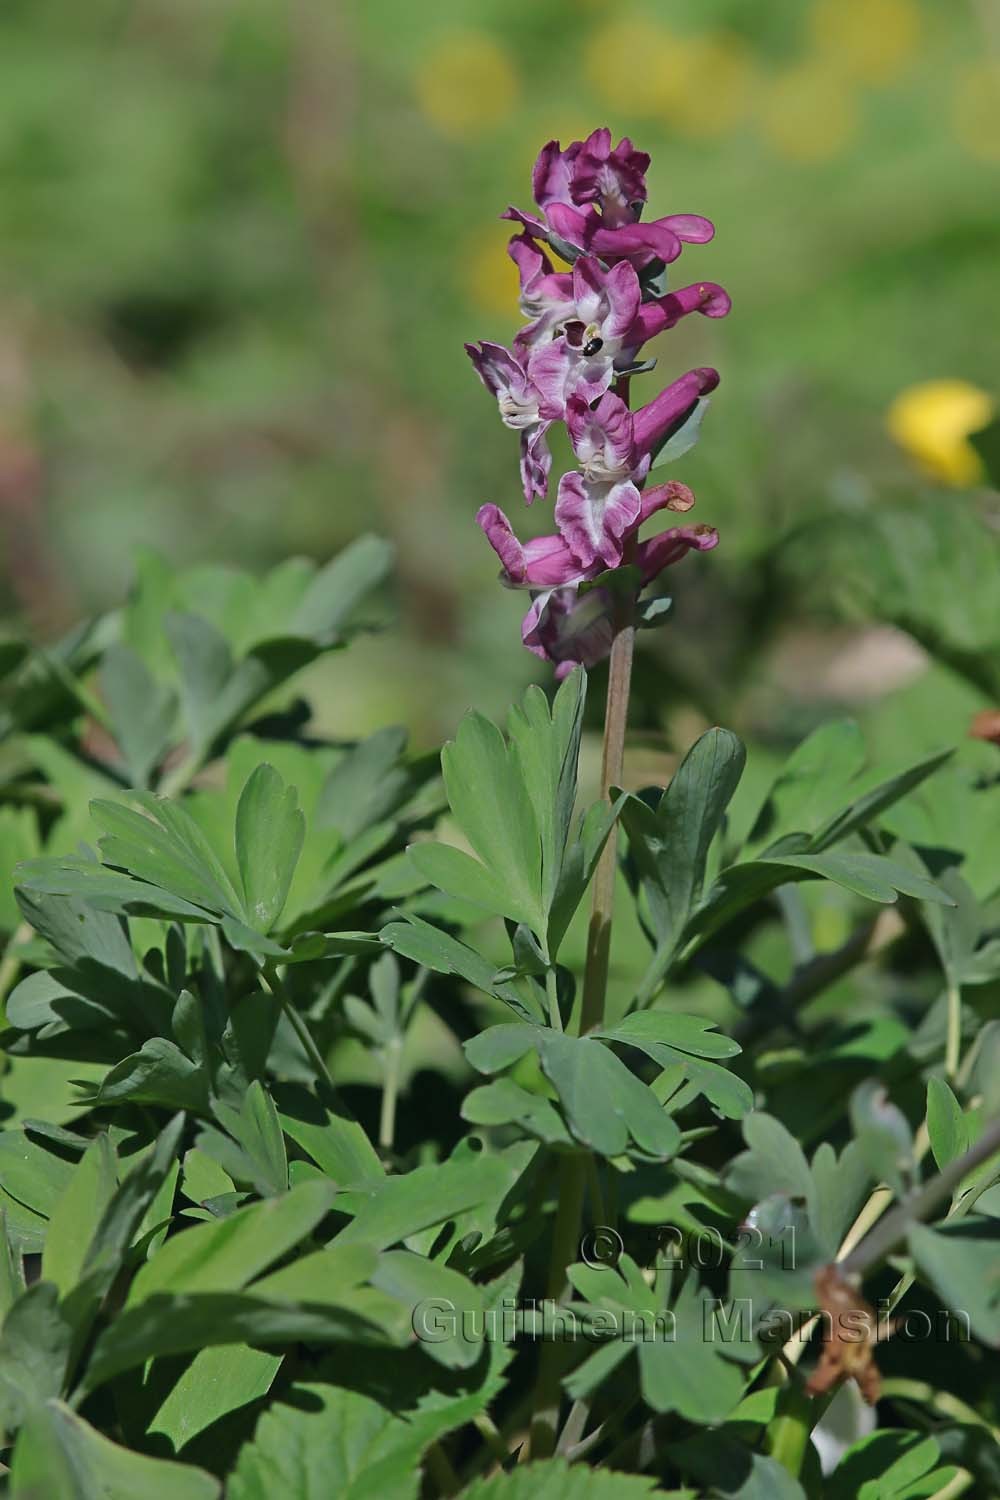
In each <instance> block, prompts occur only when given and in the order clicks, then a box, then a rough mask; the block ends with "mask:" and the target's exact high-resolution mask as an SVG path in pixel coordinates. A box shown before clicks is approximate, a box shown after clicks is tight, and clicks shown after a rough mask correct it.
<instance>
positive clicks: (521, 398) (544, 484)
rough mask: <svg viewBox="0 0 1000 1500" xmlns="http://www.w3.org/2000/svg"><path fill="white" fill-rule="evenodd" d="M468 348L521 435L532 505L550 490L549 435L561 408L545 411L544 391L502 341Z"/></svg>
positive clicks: (503, 416) (504, 414) (508, 422)
mask: <svg viewBox="0 0 1000 1500" xmlns="http://www.w3.org/2000/svg"><path fill="white" fill-rule="evenodd" d="M465 350H466V353H467V354H468V356H469V358H470V359H471V360H472V363H473V364H474V365H475V367H476V373H477V374H478V376H479V378H480V380H481V381H482V382H483V385H484V386H485V387H486V389H487V390H488V391H489V392H490V394H491V395H492V396H495V397H496V400H497V406H498V407H499V410H500V420H501V421H502V422H503V424H504V426H505V427H512V428H513V429H514V430H515V432H519V433H520V434H521V483H522V485H523V486H524V498H525V499H526V500H527V502H528V504H529V505H530V504H531V502H532V500H534V499H535V498H536V497H538V496H544V495H546V494H547V493H548V485H549V470H550V469H551V467H552V454H551V453H550V452H549V445H548V443H547V441H546V438H545V434H546V432H547V431H548V429H549V427H550V426H551V424H552V419H553V417H554V416H556V415H558V411H556V412H552V413H551V415H548V414H546V413H545V412H544V411H543V407H544V405H545V402H544V398H543V396H542V393H541V392H540V391H539V389H538V387H537V386H536V385H535V384H534V383H533V382H532V380H531V378H530V376H529V375H528V373H527V371H526V370H525V369H524V367H523V366H522V365H521V364H520V363H519V362H518V360H517V359H516V358H515V357H514V355H513V354H511V352H510V350H509V349H505V348H504V347H503V345H502V344H490V343H485V342H484V343H482V344H479V345H476V344H466V346H465Z"/></svg>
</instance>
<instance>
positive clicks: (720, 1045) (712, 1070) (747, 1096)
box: [594, 1010, 753, 1120]
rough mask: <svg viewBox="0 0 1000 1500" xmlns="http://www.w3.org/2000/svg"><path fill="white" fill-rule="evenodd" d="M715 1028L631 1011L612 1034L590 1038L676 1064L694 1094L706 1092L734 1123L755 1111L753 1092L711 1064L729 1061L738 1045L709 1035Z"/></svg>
mask: <svg viewBox="0 0 1000 1500" xmlns="http://www.w3.org/2000/svg"><path fill="white" fill-rule="evenodd" d="M713 1024H714V1023H713V1022H710V1021H706V1020H703V1019H702V1018H701V1017H700V1016H683V1015H674V1014H672V1013H671V1012H668V1011H665V1010H644V1011H634V1012H633V1013H632V1014H631V1015H629V1016H625V1017H624V1018H623V1019H622V1020H621V1021H619V1022H618V1023H617V1024H616V1025H615V1026H614V1027H612V1028H611V1030H606V1031H600V1032H596V1033H594V1035H597V1036H603V1037H604V1038H605V1039H606V1040H607V1041H612V1042H625V1043H627V1044H628V1045H629V1046H630V1047H637V1048H638V1049H639V1050H640V1051H641V1052H644V1053H645V1054H646V1055H647V1057H651V1058H652V1059H653V1061H654V1062H656V1063H658V1064H659V1065H660V1067H661V1068H670V1067H674V1066H678V1065H679V1066H680V1067H681V1068H682V1069H683V1075H684V1077H685V1078H686V1079H687V1080H688V1082H689V1084H690V1086H691V1088H692V1089H693V1090H695V1091H696V1092H698V1093H701V1094H704V1096H705V1098H706V1099H708V1100H709V1101H710V1102H711V1103H712V1104H714V1105H715V1107H716V1108H717V1109H719V1110H721V1111H722V1113H723V1114H724V1115H728V1116H729V1117H730V1118H731V1119H737V1120H738V1119H740V1118H742V1116H743V1115H745V1114H746V1112H747V1111H748V1110H750V1109H752V1108H753V1090H752V1089H751V1088H750V1086H749V1084H747V1083H746V1082H745V1081H744V1080H743V1079H742V1078H739V1077H737V1075H736V1074H735V1073H731V1072H730V1071H729V1070H728V1069H727V1068H723V1067H720V1066H719V1065H718V1063H717V1062H715V1061H713V1060H712V1059H715V1058H724V1057H733V1056H735V1055H736V1054H737V1053H738V1052H739V1051H740V1047H739V1045H738V1043H736V1042H734V1041H732V1040H730V1038H729V1037H723V1036H717V1035H715V1034H714V1033H713V1032H712V1031H710V1030H709V1028H710V1027H711V1026H712V1025H713Z"/></svg>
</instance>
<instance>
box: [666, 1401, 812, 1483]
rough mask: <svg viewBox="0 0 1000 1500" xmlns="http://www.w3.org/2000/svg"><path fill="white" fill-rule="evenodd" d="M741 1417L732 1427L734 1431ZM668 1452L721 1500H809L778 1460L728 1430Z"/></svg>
mask: <svg viewBox="0 0 1000 1500" xmlns="http://www.w3.org/2000/svg"><path fill="white" fill-rule="evenodd" d="M738 1416H739V1414H738V1413H736V1414H735V1417H734V1420H733V1422H732V1423H731V1424H729V1426H730V1427H731V1428H732V1429H733V1430H738V1428H737V1420H736V1419H737V1418H738ZM667 1452H668V1454H669V1456H670V1459H671V1460H672V1462H673V1463H674V1464H676V1465H677V1466H678V1467H679V1468H680V1470H681V1472H682V1473H685V1474H691V1475H693V1477H694V1478H695V1479H697V1480H698V1481H699V1483H700V1484H704V1485H708V1486H710V1490H709V1491H708V1492H709V1493H711V1494H712V1495H713V1496H718V1497H719V1500H806V1491H805V1490H804V1489H803V1488H802V1486H801V1485H800V1484H799V1482H798V1480H797V1479H794V1478H793V1477H792V1475H791V1474H790V1473H789V1472H788V1470H787V1469H786V1468H784V1467H783V1466H782V1465H781V1464H780V1463H779V1462H778V1461H777V1459H775V1458H771V1457H769V1456H768V1455H767V1454H765V1453H755V1452H753V1451H752V1450H751V1449H750V1448H748V1447H747V1446H746V1445H745V1444H744V1443H741V1442H740V1441H739V1440H738V1439H737V1438H735V1437H732V1436H730V1432H729V1431H728V1430H727V1428H722V1429H721V1430H716V1431H714V1432H704V1433H699V1434H697V1435H696V1436H694V1437H690V1438H687V1439H686V1440H685V1441H684V1442H682V1443H671V1444H670V1446H669V1448H668V1449H667Z"/></svg>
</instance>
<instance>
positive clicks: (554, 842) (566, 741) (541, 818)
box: [507, 667, 587, 909]
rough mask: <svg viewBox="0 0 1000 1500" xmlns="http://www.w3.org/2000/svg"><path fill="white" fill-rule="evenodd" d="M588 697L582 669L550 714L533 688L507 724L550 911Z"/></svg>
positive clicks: (565, 839)
mask: <svg viewBox="0 0 1000 1500" xmlns="http://www.w3.org/2000/svg"><path fill="white" fill-rule="evenodd" d="M586 696H587V674H586V672H585V671H584V670H583V669H582V668H581V667H577V668H576V669H575V670H574V671H572V672H570V673H569V674H568V676H567V677H566V678H565V679H564V681H563V683H562V684H561V686H560V688H559V690H558V692H557V693H556V695H555V698H554V700H553V703H552V708H551V711H550V709H549V705H548V702H547V700H546V697H545V694H544V693H543V692H542V690H541V688H539V687H530V688H528V690H527V692H526V693H525V694H524V697H523V698H522V699H521V702H520V704H518V705H517V706H516V707H514V708H512V709H511V711H510V713H509V715H508V718H507V730H508V733H509V735H510V744H511V749H512V752H513V755H514V759H515V761H516V764H517V767H518V770H519V772H520V778H521V781H522V782H523V784H524V788H525V790H526V792H527V794H528V797H529V798H530V801H531V806H532V808H533V810H534V815H535V823H536V825H537V828H538V832H539V837H540V839H541V852H542V901H543V904H544V906H545V908H546V909H549V908H550V907H551V905H552V902H553V899H554V897H555V892H556V887H557V886H558V884H559V879H560V875H561V873H562V864H563V852H564V850H565V848H566V845H567V843H568V841H569V835H570V824H571V820H572V817H573V805H574V803H575V801H576V779H577V764H578V761H579V757H580V735H581V733H582V730H583V709H584V703H585V700H586Z"/></svg>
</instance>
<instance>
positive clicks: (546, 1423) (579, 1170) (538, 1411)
mask: <svg viewBox="0 0 1000 1500" xmlns="http://www.w3.org/2000/svg"><path fill="white" fill-rule="evenodd" d="M586 1180H587V1159H586V1156H585V1155H584V1153H583V1152H582V1151H576V1152H574V1153H573V1155H572V1156H564V1157H563V1159H562V1162H561V1163H560V1167H559V1206H558V1208H557V1209H556V1222H555V1228H554V1229H553V1231H552V1254H551V1257H550V1260H549V1280H548V1285H547V1287H546V1289H545V1295H546V1298H547V1299H549V1300H551V1301H552V1302H558V1301H560V1300H561V1298H562V1297H563V1296H564V1295H565V1291H566V1267H567V1266H568V1265H571V1264H572V1262H573V1261H574V1260H575V1259H576V1253H577V1244H578V1241H579V1237H580V1216H581V1211H582V1208H583V1194H584V1188H585V1186H586ZM562 1366H563V1346H562V1344H561V1343H560V1342H559V1340H558V1339H554V1338H545V1329H544V1322H543V1328H542V1351H541V1356H540V1358H539V1361H538V1386H537V1389H536V1391H535V1410H534V1414H533V1416H532V1419H531V1442H530V1451H531V1457H532V1458H550V1457H551V1456H552V1454H553V1453H554V1452H555V1446H556V1429H557V1427H558V1425H559V1402H560V1396H561V1378H562Z"/></svg>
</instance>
